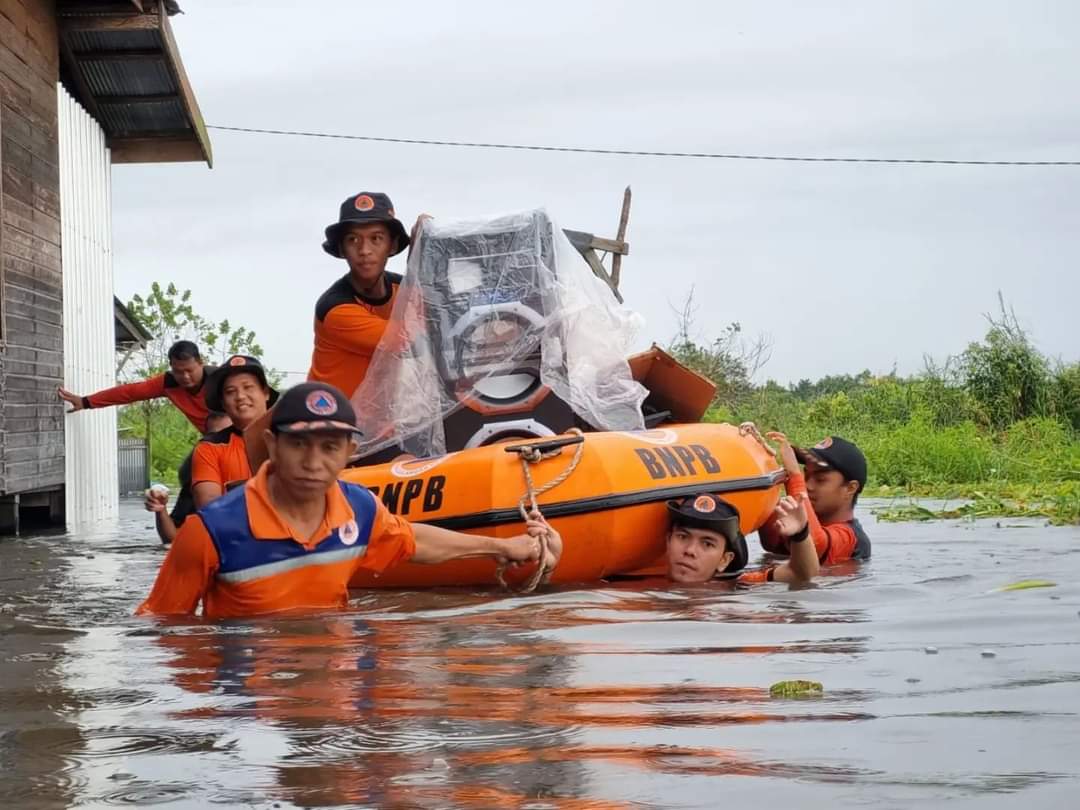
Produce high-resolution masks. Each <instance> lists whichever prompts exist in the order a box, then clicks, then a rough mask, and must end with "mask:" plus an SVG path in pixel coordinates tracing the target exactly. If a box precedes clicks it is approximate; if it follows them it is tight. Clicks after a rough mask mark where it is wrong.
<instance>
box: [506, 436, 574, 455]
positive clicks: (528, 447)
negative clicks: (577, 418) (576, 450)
mask: <svg viewBox="0 0 1080 810" xmlns="http://www.w3.org/2000/svg"><path fill="white" fill-rule="evenodd" d="M583 441H585V437H584V436H558V437H556V438H554V439H546V440H544V441H542V442H533V443H531V444H512V445H510V446H509V447H505V448H503V449H504V450H505V451H506V452H507V453H533V452H536V453H548V452H550V451H552V450H558V449H559V448H560V447H567V446H569V445H571V444H581V443H582V442H583Z"/></svg>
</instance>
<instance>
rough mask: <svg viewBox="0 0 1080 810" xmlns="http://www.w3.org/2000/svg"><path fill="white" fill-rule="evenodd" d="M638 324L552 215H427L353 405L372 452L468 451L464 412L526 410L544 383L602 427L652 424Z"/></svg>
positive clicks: (365, 448)
mask: <svg viewBox="0 0 1080 810" xmlns="http://www.w3.org/2000/svg"><path fill="white" fill-rule="evenodd" d="M639 323H640V317H639V316H638V315H636V314H635V313H633V312H631V311H630V310H629V309H627V308H625V307H624V306H623V305H621V304H619V302H618V301H616V299H615V297H614V296H613V295H612V294H611V291H610V290H608V288H607V286H606V285H605V284H604V283H603V282H602V281H601V280H599V279H598V278H596V277H595V276H594V275H593V274H592V272H591V270H590V269H589V268H588V266H587V265H586V263H585V262H584V261H583V260H582V259H581V257H580V255H579V254H578V253H577V252H576V251H575V250H574V248H573V247H572V246H571V245H570V243H569V241H568V240H567V238H566V236H565V235H564V234H563V232H562V230H561V229H560V228H558V227H557V226H555V225H554V224H553V223H552V221H551V220H550V218H549V217H548V215H547V214H546V212H545V211H543V210H542V209H538V210H533V211H523V212H520V213H515V214H509V215H505V216H500V217H497V218H494V219H488V220H470V221H443V220H426V221H425V222H424V223H423V227H422V228H421V231H420V233H419V234H418V237H417V239H416V243H415V244H414V246H413V249H412V253H411V254H410V256H409V267H408V272H407V273H406V275H405V279H404V281H403V282H402V285H401V288H400V290H399V292H398V296H397V299H396V301H395V304H394V309H393V313H392V315H391V317H390V321H389V324H388V326H387V329H386V332H385V333H384V335H383V338H382V341H381V342H380V343H379V347H378V348H377V349H376V352H375V356H374V358H373V359H372V362H371V366H370V367H369V369H368V373H367V376H366V378H365V379H364V382H363V383H362V384H361V386H360V387H359V388H358V389H357V390H356V392H355V393H354V394H353V397H352V401H353V404H354V406H355V407H356V412H357V417H358V420H359V426H360V429H361V432H362V434H363V438H362V440H361V447H360V455H361V456H371V455H373V454H375V453H378V452H379V451H384V450H387V449H388V448H395V449H400V450H401V451H402V452H408V453H411V454H413V455H415V456H419V457H427V456H437V455H442V454H444V453H446V452H447V451H448V450H457V449H461V448H460V447H457V446H454V442H453V441H451V442H448V440H447V435H446V431H445V429H444V423H445V422H446V421H447V420H448V419H449V418H450V417H451V416H452V415H453V414H454V413H455V412H457V411H459V410H461V409H463V408H471V409H473V410H474V411H478V412H481V413H495V412H498V411H499V409H500V408H502V409H504V410H505V409H509V410H510V411H514V410H515V404H514V403H519V405H518V406H517V410H521V409H522V406H521V405H520V403H525V404H526V405H527V403H528V402H531V401H535V400H536V399H537V397H538V396H541V395H544V394H545V393H546V392H545V391H544V388H542V387H546V389H549V390H550V392H551V393H552V394H554V395H555V396H556V397H558V398H559V400H561V401H562V402H563V403H566V405H568V406H569V409H570V410H572V412H573V416H574V417H576V419H577V420H580V421H581V422H584V423H585V424H586V425H588V426H590V427H592V428H595V429H597V430H634V429H641V428H643V427H644V424H643V421H642V414H641V404H642V401H643V400H644V399H645V397H646V395H647V392H646V390H645V389H644V388H643V387H642V386H641V385H639V384H638V383H637V382H635V381H634V380H633V378H632V376H631V373H630V367H629V365H628V363H627V361H626V357H627V354H628V350H629V347H630V342H631V340H632V338H633V335H634V333H635V331H636V330H637V328H638V326H639ZM492 403H494V404H492Z"/></svg>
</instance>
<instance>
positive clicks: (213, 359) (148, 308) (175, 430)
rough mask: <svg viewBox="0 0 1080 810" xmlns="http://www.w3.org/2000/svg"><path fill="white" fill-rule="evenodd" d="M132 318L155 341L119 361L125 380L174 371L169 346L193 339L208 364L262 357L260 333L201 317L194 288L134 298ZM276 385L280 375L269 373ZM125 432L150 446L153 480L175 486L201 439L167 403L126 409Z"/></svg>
mask: <svg viewBox="0 0 1080 810" xmlns="http://www.w3.org/2000/svg"><path fill="white" fill-rule="evenodd" d="M128 310H129V311H130V312H131V315H132V317H133V318H134V319H135V320H136V321H137V322H138V323H139V325H141V326H142V327H143V328H144V329H145V330H146V331H147V332H148V333H149V334H151V335H153V338H152V339H151V340H149V341H148V342H147V344H146V346H145V347H141V348H137V349H135V350H133V351H131V352H129V353H128V354H127V355H125V356H124V357H122V358H120V360H119V362H118V364H117V369H116V376H117V378H118V379H120V380H122V381H124V382H131V381H134V380H142V379H146V378H147V377H152V376H154V375H155V374H160V373H161V372H163V371H166V370H167V369H168V367H169V359H168V353H169V347H170V346H172V345H173V343H175V342H176V341H178V340H190V341H192V342H194V343H195V345H197V346H198V347H199V350H200V352H202V354H203V357H204V358H205V360H206V362H207V363H209V364H211V365H214V364H218V363H221V362H222V361H224V360H225V358H227V357H229V356H230V355H233V354H247V355H251V356H252V357H258V358H260V359H261V358H262V355H263V349H262V346H260V345H259V344H258V343H257V342H256V340H255V333H254V332H253V331H251V330H250V329H247V328H245V327H243V326H239V327H234V326H233V325H232V324H231V323H230V322H229V321H227V320H225V321H220V322H218V323H214V322H212V321H210V320H208V319H206V318H204V317H202V316H201V315H199V314H198V313H197V312H196V311H195V309H194V308H193V306H192V304H191V290H183V291H181V290H179V289H177V287H176V285H175V284H172V283H170V284H168V285H167V286H165V287H162V285H161V284H159V283H158V282H156V281H155V282H154V283H153V284H152V285H151V286H150V292H149V294H147V295H146V296H145V297H144V296H141V295H135V296H133V297H132V299H131V301H130V302H129V303H128ZM267 376H268V378H269V379H270V380H271V384H276V383H277V382H279V381H280V375H278V374H277V373H275V372H274V371H273V370H272V369H268V370H267ZM119 426H120V430H121V431H123V432H124V433H125V434H126V435H128V436H136V437H140V438H144V439H146V440H147V441H148V443H149V445H150V470H151V477H153V478H154V479H155V480H163V481H167V482H170V483H175V481H176V468H177V467H178V466H179V465H180V463H181V462H182V461H183V460H184V457H185V456H186V455H187V454H188V452H189V451H190V450H191V448H192V446H193V445H194V444H195V442H196V441H198V438H199V434H198V432H197V431H196V430H195V429H194V428H193V427H192V426H191V423H190V422H188V420H187V418H186V417H185V416H184V415H183V414H181V413H180V412H179V411H178V410H177V409H176V408H174V407H173V406H172V404H171V403H169V402H168V400H165V399H153V400H149V401H147V402H139V403H136V404H134V405H128V406H126V407H124V408H122V409H121V412H120V419H119Z"/></svg>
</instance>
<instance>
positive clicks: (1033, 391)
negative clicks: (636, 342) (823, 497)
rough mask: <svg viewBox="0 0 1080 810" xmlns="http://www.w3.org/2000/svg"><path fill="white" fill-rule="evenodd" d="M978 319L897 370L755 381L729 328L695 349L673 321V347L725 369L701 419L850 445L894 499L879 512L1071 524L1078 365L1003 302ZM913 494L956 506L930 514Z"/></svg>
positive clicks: (1079, 442) (1075, 506)
mask: <svg viewBox="0 0 1080 810" xmlns="http://www.w3.org/2000/svg"><path fill="white" fill-rule="evenodd" d="M989 321H990V328H989V331H988V332H987V334H986V336H985V338H984V339H983V340H982V341H981V342H975V343H972V344H970V345H969V346H968V348H967V349H966V350H965V351H964V352H963V353H962V354H961V355H960V356H959V357H954V358H949V360H947V361H946V362H945V363H943V364H935V363H933V362H932V361H927V363H926V368H925V370H924V371H923V372H922V373H921V374H918V375H915V376H912V377H906V378H903V377H899V376H897V375H896V374H887V375H883V376H875V375H873V374H871V373H870V372H869V371H864V372H862V373H860V374H857V375H854V376H851V375H840V376H833V377H826V378H824V379H822V380H819V381H817V382H813V383H812V382H810V381H809V380H803V381H801V382H799V383H798V384H796V385H790V386H781V385H779V384H777V383H775V382H771V381H770V382H768V383H766V384H764V385H760V386H755V385H753V384H751V382H750V377H751V367H752V366H751V364H750V363H749V362H746V361H744V359H743V356H742V355H741V354H740V348H739V346H738V344H737V343H735V342H733V340H732V339H731V338H732V335H733V334H734V333H733V332H732V331H731V329H729V330H728V331H727V332H725V337H724V338H722V339H720V340H718V341H715V342H714V343H713V344H712V345H711V346H704V347H703V346H699V345H697V344H696V343H694V341H692V340H689V339H687V338H686V333H687V330H685V329H684V330H683V333H682V336H681V337H680V339H679V340H678V341H676V343H675V344H674V345H673V346H672V352H673V354H674V355H675V356H676V357H677V358H679V359H680V360H681V361H683V362H684V363H686V364H687V365H689V366H691V367H692V368H695V369H697V370H700V371H702V373H707V371H708V370H715V369H726V370H727V371H726V373H727V374H728V376H727V378H726V379H725V380H724V382H723V384H722V385H721V386H720V390H719V391H718V394H717V399H716V401H715V402H714V404H713V408H712V410H711V411H710V412H709V414H708V416H707V419H708V420H710V421H727V422H734V423H739V422H744V421H753V422H755V423H756V424H757V426H758V427H759V428H760V429H761V430H762V431H763V432H764V431H766V430H781V431H784V432H785V433H787V434H788V436H789V437H790V438H791V439H792V441H794V442H796V443H800V444H806V443H811V444H812V443H814V442H817V441H818V440H820V439H821V438H823V437H824V436H828V435H839V436H844V437H845V438H848V439H851V440H852V441H854V442H856V443H857V444H858V445H859V447H861V448H862V450H863V452H865V453H866V456H867V460H868V462H869V466H870V481H869V482H868V486H867V490H866V494H867V495H868V496H871V497H880V496H886V497H893V498H895V499H896V502H895V503H894V505H893V506H892V507H890V508H888V509H883V510H881V511H880V512H879V517H881V518H884V519H894V520H926V519H931V518H940V517H972V518H973V517H1010V516H1036V517H1045V518H1047V519H1048V520H1050V521H1052V522H1055V523H1080V363H1076V362H1073V363H1071V364H1061V363H1055V362H1053V361H1051V360H1050V359H1049V358H1047V357H1044V356H1043V355H1042V354H1041V353H1040V352H1039V351H1038V350H1037V349H1036V348H1035V347H1034V346H1033V345H1032V343H1031V341H1030V340H1029V339H1028V336H1027V335H1026V334H1025V333H1024V331H1023V330H1022V329H1021V328H1020V327H1019V325H1018V324H1017V322H1016V317H1015V315H1014V314H1013V313H1012V312H1011V311H1010V310H1008V309H1007V308H1006V307H1005V306H1004V304H1002V307H1001V313H1000V315H999V316H997V317H993V318H989ZM717 353H720V354H723V355H724V356H723V357H720V358H718V357H714V356H712V355H714V354H717ZM753 356H754V357H755V358H756V357H759V356H760V351H758V352H757V354H756V355H753ZM912 497H929V498H940V499H945V500H946V501H948V500H953V501H955V500H963V501H966V503H962V504H957V503H953V504H952V505H951V506H950V505H949V504H948V503H945V504H942V506H941V509H940V510H931V509H928V508H926V507H925V506H919V505H916V504H913V503H911V502H910V499H911V498H912Z"/></svg>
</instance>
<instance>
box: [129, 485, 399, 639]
mask: <svg viewBox="0 0 1080 810" xmlns="http://www.w3.org/2000/svg"><path fill="white" fill-rule="evenodd" d="M267 476H268V465H266V464H264V465H263V466H262V467H261V468H260V469H259V473H258V475H256V476H255V477H254V478H253V479H252V480H251V481H249V482H248V483H247V484H246V485H245V486H244V487H243V488H242V489H239V490H235V491H233V492H232V493H230V494H228V495H226V496H224V497H222V498H219V499H218V500H216V501H214V503H213V504H211V505H210V506H208V507H207V508H206V509H204V510H202V511H200V512H199V513H197V514H196V515H194V516H192V517H191V518H189V519H188V520H186V521H185V522H184V525H183V527H182V528H181V529H180V531H179V533H178V534H177V535H176V540H175V541H173V544H172V548H171V549H170V550H169V553H168V555H167V556H166V557H165V562H164V563H162V565H161V570H160V571H159V572H158V576H157V580H156V581H155V582H154V587H153V590H152V591H151V592H150V596H149V597H148V598H147V599H146V601H145V602H143V603H142V604H141V605H140V606H139V608H138V610H136V613H137V614H148V613H153V614H163V615H169V614H192V613H194V612H195V610H196V608H197V607H198V605H199V603H200V602H202V608H203V615H204V616H206V617H208V618H223V617H229V616H251V615H256V614H261V613H274V612H278V611H283V610H298V609H308V608H312V609H325V608H342V607H345V606H346V605H347V603H348V599H349V591H348V587H349V579H350V578H351V577H352V576H353V574H354V573H355V572H356V571H357V570H359V569H361V568H366V569H369V570H373V571H376V572H381V571H385V570H386V569H387V568H390V567H391V566H393V565H396V564H397V563H399V562H401V561H404V560H407V559H409V558H410V557H412V556H413V554H414V553H415V552H416V541H415V539H414V536H413V530H412V526H410V525H409V523H408V521H406V520H403V519H402V518H399V517H397V516H396V515H392V514H391V513H390V512H389V510H387V508H386V507H385V506H383V504H382V503H381V502H380V501H379V500H377V499H376V498H375V496H374V495H372V494H371V493H370V492H369V491H368V490H366V489H363V488H362V487H359V486H356V485H355V484H342V483H340V482H335V483H334V485H333V486H331V487H330V489H329V490H327V493H326V514H325V516H324V518H323V522H322V524H321V525H320V526H319V528H318V529H317V530H316V531H315V533H314V534H313V535H312V536H311V537H300V536H298V535H297V534H296V531H295V530H294V529H293V528H292V526H290V525H289V524H288V523H287V522H286V521H285V520H284V519H283V518H282V517H281V516H280V515H279V514H278V513H277V511H276V510H275V509H274V505H273V504H272V503H271V502H270V497H269V494H268V491H267ZM346 493H348V495H347V494H346ZM354 504H359V505H360V506H361V507H362V512H363V514H359V513H358V510H357V509H354ZM240 510H242V514H240V517H241V524H242V525H243V526H244V531H243V536H242V537H241V538H240V539H239V541H238V540H237V538H236V537H235V536H232V537H231V539H226V538H225V536H224V535H223V533H222V532H221V531H220V529H219V530H218V534H217V535H216V536H212V535H211V531H210V530H209V528H208V526H211V525H218V526H220V523H221V521H220V520H219V518H221V516H222V515H226V517H227V516H228V514H231V513H238V514H239V513H240ZM233 534H234V535H235V532H234V533H233ZM261 544H265V545H261ZM222 549H224V550H225V555H226V556H225V558H224V559H225V562H227V569H228V570H224V571H223V570H222V567H223V556H222ZM238 561H239V562H238Z"/></svg>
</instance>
